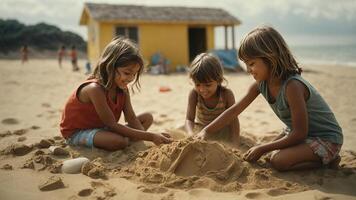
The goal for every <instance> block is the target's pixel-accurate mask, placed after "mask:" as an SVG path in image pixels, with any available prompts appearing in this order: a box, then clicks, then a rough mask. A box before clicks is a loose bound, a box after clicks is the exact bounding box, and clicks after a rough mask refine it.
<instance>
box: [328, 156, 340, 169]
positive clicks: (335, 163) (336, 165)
mask: <svg viewBox="0 0 356 200" xmlns="http://www.w3.org/2000/svg"><path fill="white" fill-rule="evenodd" d="M340 161H341V157H340V155H337V156H336V158H335V159H334V160H333V161H331V162H330V163H329V168H330V169H339V164H340Z"/></svg>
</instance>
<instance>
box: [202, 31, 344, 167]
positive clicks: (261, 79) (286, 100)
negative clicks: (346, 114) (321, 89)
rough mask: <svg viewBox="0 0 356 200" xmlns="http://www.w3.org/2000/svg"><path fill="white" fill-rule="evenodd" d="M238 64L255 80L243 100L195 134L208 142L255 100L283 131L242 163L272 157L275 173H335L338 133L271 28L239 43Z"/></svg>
mask: <svg viewBox="0 0 356 200" xmlns="http://www.w3.org/2000/svg"><path fill="white" fill-rule="evenodd" d="M238 54H239V58H240V59H241V60H242V61H243V62H244V63H245V64H246V66H247V70H248V72H249V73H250V74H251V75H252V76H253V78H254V79H255V80H256V82H255V83H253V84H252V85H251V86H250V88H249V90H248V92H247V94H246V95H245V96H244V97H242V99H241V100H240V101H239V102H237V103H236V104H234V105H233V106H231V107H230V108H229V109H228V110H226V111H225V112H224V113H223V114H221V115H220V116H219V117H218V118H217V119H216V120H214V121H213V122H212V123H211V124H209V125H208V126H206V127H205V128H204V129H203V130H202V131H201V132H200V134H199V136H200V137H202V138H204V137H207V136H208V135H209V134H211V133H213V132H215V131H217V130H219V129H220V128H221V127H223V126H225V125H226V124H228V123H230V122H231V120H233V119H235V118H236V117H237V116H238V115H239V114H240V113H241V112H242V111H244V110H245V109H246V108H247V106H248V105H250V104H251V103H252V102H253V101H254V100H255V99H256V98H257V96H258V95H259V94H262V95H263V97H264V98H265V99H266V101H267V103H268V104H269V105H270V106H271V108H272V110H273V112H274V113H275V114H276V115H277V117H278V118H279V119H280V120H281V121H282V122H283V123H284V124H285V125H286V126H287V129H286V131H284V132H282V133H281V134H280V135H279V136H277V137H276V138H275V140H274V141H272V142H269V143H266V144H260V145H258V146H255V147H252V148H251V149H249V150H248V151H247V152H246V153H245V155H244V159H245V160H247V161H248V162H255V161H257V160H258V159H260V157H261V156H262V155H264V154H266V153H268V152H272V151H274V150H277V151H275V152H274V153H273V154H272V156H271V158H270V162H271V164H272V166H273V167H274V168H275V169H277V170H279V171H287V170H299V169H311V168H318V167H321V166H328V167H330V168H338V165H339V162H340V156H339V152H340V149H341V146H342V144H343V134H342V129H341V127H340V126H339V123H338V122H337V120H336V118H335V115H334V113H333V112H332V111H331V109H330V107H329V105H328V104H327V103H326V102H325V101H324V99H323V98H322V97H321V96H320V94H319V93H318V91H317V90H316V89H315V88H314V87H313V86H312V85H311V84H310V83H309V82H308V81H306V80H305V79H304V78H302V76H301V73H302V70H301V68H299V66H298V63H297V62H296V60H295V59H294V57H293V55H292V53H291V52H290V50H289V48H288V46H287V44H286V42H285V41H284V39H283V37H282V36H281V35H280V34H279V33H278V32H277V31H276V30H275V29H273V28H272V27H268V26H261V27H257V28H255V29H254V30H252V31H251V32H250V33H248V34H247V36H246V37H245V38H244V39H242V42H241V45H240V47H239V51H238Z"/></svg>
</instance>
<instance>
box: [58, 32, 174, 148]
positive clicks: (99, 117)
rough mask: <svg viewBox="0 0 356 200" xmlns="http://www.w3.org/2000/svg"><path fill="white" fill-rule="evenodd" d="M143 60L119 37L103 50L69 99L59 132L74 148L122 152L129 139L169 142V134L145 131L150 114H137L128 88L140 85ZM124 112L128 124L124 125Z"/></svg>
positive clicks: (150, 118)
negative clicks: (85, 147)
mask: <svg viewBox="0 0 356 200" xmlns="http://www.w3.org/2000/svg"><path fill="white" fill-rule="evenodd" d="M142 71H143V60H142V56H141V54H140V53H139V51H138V49H137V47H136V46H135V45H134V44H133V43H132V42H130V41H129V40H127V39H122V38H116V39H114V40H112V41H111V42H110V43H109V44H108V45H107V46H106V48H105V49H104V52H103V54H102V55H101V58H100V59H99V62H98V64H97V66H96V68H95V70H94V72H93V74H92V75H91V76H90V77H89V78H88V80H86V81H84V82H83V83H82V84H80V85H79V87H78V88H77V89H76V90H75V91H74V92H73V94H72V95H71V96H70V98H69V100H68V102H67V103H66V105H65V108H64V111H63V114H62V120H61V123H60V129H61V133H62V135H63V137H64V138H65V139H66V140H67V142H68V143H69V144H71V145H81V146H87V147H93V146H95V147H98V148H102V149H106V150H110V151H114V150H118V149H123V148H125V147H126V146H127V145H128V141H129V140H134V141H136V140H147V141H152V142H154V143H155V144H156V145H159V144H162V143H169V142H170V141H171V139H170V138H169V136H168V135H166V134H154V133H151V132H148V131H146V130H147V129H148V128H149V127H150V125H151V124H152V121H153V118H152V115H151V114H149V113H146V114H142V115H138V116H136V115H135V112H134V110H133V108H132V105H131V100H130V94H129V92H128V89H127V85H128V84H129V83H130V82H132V81H134V84H135V85H136V86H137V87H138V86H139V76H140V74H141V72H142ZM121 112H123V113H124V116H125V120H126V121H127V123H128V125H127V126H125V125H121V124H118V123H117V122H118V121H119V118H120V115H121Z"/></svg>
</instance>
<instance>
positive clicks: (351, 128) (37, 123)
mask: <svg viewBox="0 0 356 200" xmlns="http://www.w3.org/2000/svg"><path fill="white" fill-rule="evenodd" d="M79 64H81V65H82V66H83V64H84V61H83V60H81V61H79ZM303 67H304V69H305V72H304V73H303V76H304V78H305V79H307V80H308V81H309V82H310V83H311V84H312V85H313V86H314V87H316V88H317V89H318V91H319V92H320V93H321V95H322V96H323V97H324V98H325V100H326V101H327V102H328V103H329V105H330V107H331V108H332V110H333V111H334V113H335V115H336V118H337V119H338V121H339V123H340V125H341V127H342V128H343V133H344V145H343V147H342V151H341V157H342V161H341V168H340V169H339V170H332V169H326V168H325V169H318V170H306V171H297V172H284V173H281V172H277V171H275V170H273V169H271V167H270V164H269V163H268V155H266V156H263V157H262V158H261V159H260V160H259V161H258V162H257V163H253V164H250V163H247V162H244V161H243V160H242V158H241V157H242V155H243V153H244V152H245V151H246V150H247V149H248V148H249V147H251V146H253V145H255V144H259V143H263V142H267V141H270V140H271V139H272V138H273V137H274V136H276V135H277V134H278V133H279V132H280V131H281V130H282V129H283V128H284V126H283V124H282V122H280V121H279V120H278V118H277V117H276V116H275V115H274V114H273V112H272V110H271V109H270V108H269V106H268V104H267V103H266V102H265V100H264V99H263V97H261V96H259V97H258V98H257V99H256V101H254V102H253V103H252V104H251V105H250V106H249V107H248V108H247V109H246V111H244V112H243V113H242V114H241V116H239V119H240V124H241V140H240V147H239V148H232V147H231V146H229V145H226V144H221V143H218V142H211V141H209V142H206V141H194V140H192V139H189V138H188V139H186V138H184V132H183V131H182V130H181V129H179V127H181V126H182V125H183V123H184V118H185V112H186V106H187V97H188V93H189V90H190V89H191V88H192V84H191V83H190V80H189V79H188V77H187V75H186V74H172V75H158V76H154V75H149V74H144V75H143V76H142V78H141V91H140V92H136V93H135V94H133V95H132V98H131V99H132V104H133V106H134V110H135V112H136V113H137V114H139V113H141V112H151V113H152V114H153V116H154V119H155V121H154V123H153V125H152V127H151V128H150V130H151V131H157V132H159V131H164V132H167V133H170V134H171V135H172V136H173V138H175V141H174V142H173V143H172V144H168V145H161V146H154V145H152V144H151V143H149V142H137V143H133V144H132V145H131V146H130V147H128V148H126V149H125V150H123V151H116V152H106V151H104V150H100V149H82V148H73V147H69V146H67V145H66V144H65V142H64V140H63V139H62V138H61V137H60V132H59V121H60V116H61V112H62V109H63V107H64V104H65V102H66V100H67V98H68V97H69V95H70V93H71V92H72V91H73V90H74V89H75V88H76V87H77V86H78V84H79V83H80V82H81V81H83V80H84V79H85V77H86V76H85V75H83V74H84V72H83V71H84V69H83V68H82V71H81V72H78V73H73V72H72V71H71V66H70V64H69V63H65V64H64V66H63V68H62V69H59V67H58V65H57V61H56V60H30V61H29V63H26V64H25V65H21V63H20V61H18V60H0V85H1V86H0V93H1V97H0V151H1V154H0V199H87V198H89V199H153V200H158V199H162V200H171V199H197V200H202V199H224V200H226V199H356V190H355V186H356V135H355V134H354V133H355V132H356V116H355V113H356V108H355V106H354V103H352V102H353V101H354V100H352V99H355V97H356V93H355V88H356V69H355V68H349V67H344V66H317V65H313V66H303ZM226 79H227V80H228V87H229V88H231V89H232V91H233V92H234V94H235V98H236V99H237V100H238V99H240V98H241V97H242V96H243V95H244V94H245V92H246V91H247V89H248V87H249V85H250V84H251V83H252V82H253V78H252V77H251V76H249V75H247V74H245V73H238V74H235V73H228V74H227V75H226ZM161 86H164V87H168V88H170V89H171V90H170V91H167V92H160V91H159V88H160V87H161ZM121 121H123V119H121ZM51 145H55V146H59V147H62V148H63V150H64V151H62V152H60V151H59V152H60V153H58V155H53V153H51V152H50V151H49V149H48V147H49V146H51ZM63 152H64V153H63ZM67 153H68V154H67ZM77 157H87V158H89V159H90V162H88V163H86V164H85V166H83V168H82V170H81V173H78V174H65V173H63V172H61V170H60V169H61V164H62V162H63V161H65V160H68V159H70V158H77Z"/></svg>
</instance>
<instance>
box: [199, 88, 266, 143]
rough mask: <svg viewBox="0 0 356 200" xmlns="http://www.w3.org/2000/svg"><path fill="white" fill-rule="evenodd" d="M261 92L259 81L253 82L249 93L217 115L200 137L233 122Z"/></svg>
mask: <svg viewBox="0 0 356 200" xmlns="http://www.w3.org/2000/svg"><path fill="white" fill-rule="evenodd" d="M259 94H260V91H259V89H258V85H257V83H254V84H252V86H251V87H250V89H249V90H248V92H247V94H246V95H245V96H244V97H243V98H242V99H241V100H240V101H239V102H237V103H235V104H234V105H232V106H231V107H230V108H228V109H227V110H225V111H224V112H223V113H222V114H221V115H219V117H217V118H216V119H215V120H214V121H213V122H211V123H210V124H209V125H208V126H206V127H205V128H204V129H203V130H202V131H200V133H199V134H198V138H205V137H206V135H207V134H210V133H213V132H216V131H218V130H220V129H221V128H222V127H224V126H226V125H227V124H228V123H231V120H233V119H234V118H236V117H237V116H238V115H239V114H240V113H241V112H242V111H244V110H245V109H246V108H247V106H248V105H250V103H251V102H252V101H253V100H255V99H256V97H257V96H258V95H259Z"/></svg>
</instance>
